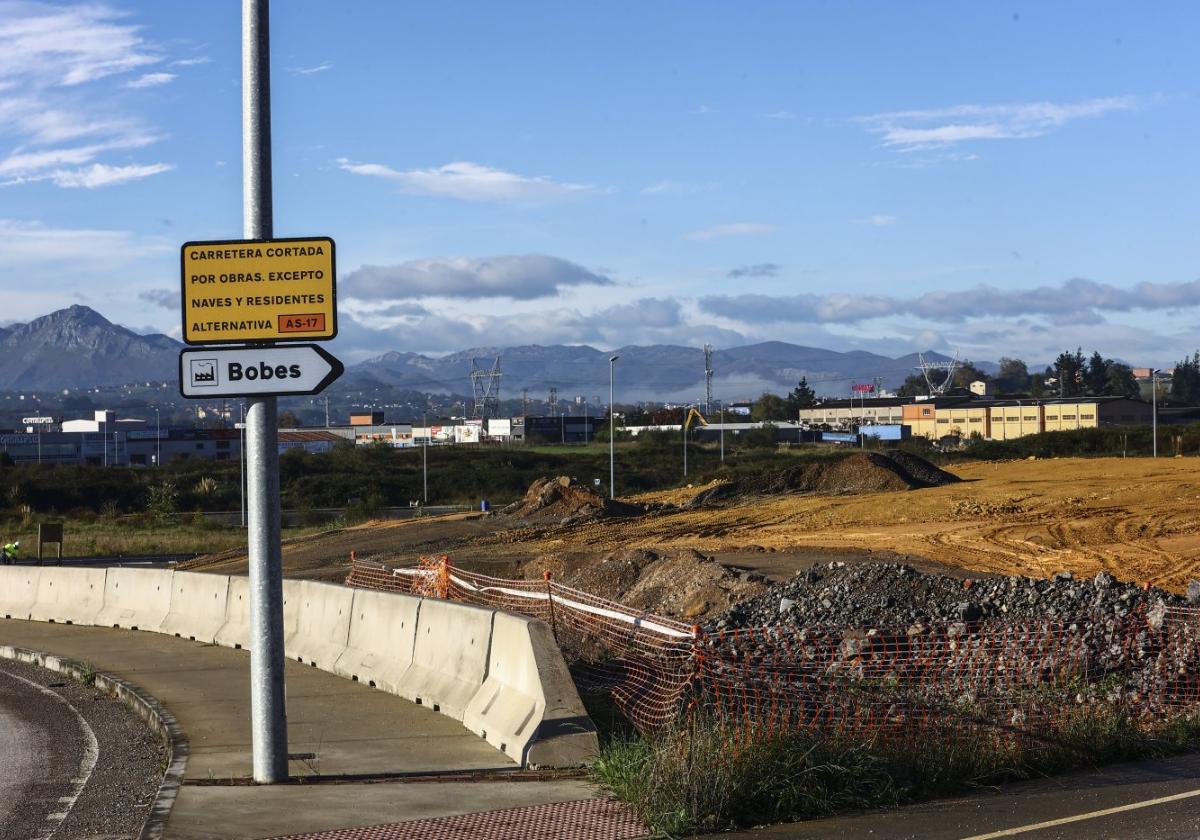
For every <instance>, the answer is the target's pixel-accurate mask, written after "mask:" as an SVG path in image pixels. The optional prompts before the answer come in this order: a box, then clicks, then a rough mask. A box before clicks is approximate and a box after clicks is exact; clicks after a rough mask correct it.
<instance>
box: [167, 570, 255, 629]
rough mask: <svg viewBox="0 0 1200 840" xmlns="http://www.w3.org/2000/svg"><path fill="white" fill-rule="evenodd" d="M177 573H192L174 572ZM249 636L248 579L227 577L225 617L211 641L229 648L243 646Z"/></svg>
mask: <svg viewBox="0 0 1200 840" xmlns="http://www.w3.org/2000/svg"><path fill="white" fill-rule="evenodd" d="M175 574H177V575H185V574H192V573H191V572H176V573H175ZM249 638H250V580H249V579H248V578H244V577H234V576H232V575H231V576H230V578H229V594H228V595H227V596H226V601H225V618H224V620H223V621H222V622H221V626H220V628H219V629H218V630H217V632H216V633H214V634H213V641H214V642H216V643H217V644H219V645H224V646H225V647H231V648H243V647H245V646H246V644H247V641H248V640H249Z"/></svg>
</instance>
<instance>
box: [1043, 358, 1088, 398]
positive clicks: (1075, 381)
mask: <svg viewBox="0 0 1200 840" xmlns="http://www.w3.org/2000/svg"><path fill="white" fill-rule="evenodd" d="M1084 367H1085V363H1084V359H1083V348H1077V349H1076V350H1075V352H1074V353H1071V352H1070V351H1064V352H1062V353H1059V354H1058V358H1057V359H1055V360H1054V367H1053V368H1051V369H1047V373H1046V376H1047V378H1051V377H1053V378H1054V379H1056V380H1057V382H1055V383H1054V387H1053V388H1052V389H1051V393H1054V392H1055V391H1057V395H1058V396H1062V397H1079V396H1083V371H1084Z"/></svg>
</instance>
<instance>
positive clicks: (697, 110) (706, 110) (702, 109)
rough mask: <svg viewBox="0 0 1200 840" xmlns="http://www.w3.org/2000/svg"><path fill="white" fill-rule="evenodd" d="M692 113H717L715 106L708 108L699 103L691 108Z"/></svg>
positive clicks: (704, 115) (699, 114)
mask: <svg viewBox="0 0 1200 840" xmlns="http://www.w3.org/2000/svg"><path fill="white" fill-rule="evenodd" d="M692 113H693V114H696V115H697V116H701V117H706V116H709V115H710V114H715V113H717V110H716V109H715V108H710V107H708V106H707V105H701V106H699V107H697V108H693V109H692Z"/></svg>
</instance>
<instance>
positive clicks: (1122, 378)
mask: <svg viewBox="0 0 1200 840" xmlns="http://www.w3.org/2000/svg"><path fill="white" fill-rule="evenodd" d="M1107 361H1108V382H1107V383H1106V385H1105V393H1106V394H1107V395H1109V396H1113V397H1129V398H1130V399H1138V398H1140V397H1141V395H1142V389H1141V388H1140V387H1139V386H1138V381H1137V378H1136V377H1135V376H1134V375H1133V368H1131V367H1130V366H1129V365H1126V364H1122V363H1121V362H1114V361H1112V360H1111V359H1108V360H1107Z"/></svg>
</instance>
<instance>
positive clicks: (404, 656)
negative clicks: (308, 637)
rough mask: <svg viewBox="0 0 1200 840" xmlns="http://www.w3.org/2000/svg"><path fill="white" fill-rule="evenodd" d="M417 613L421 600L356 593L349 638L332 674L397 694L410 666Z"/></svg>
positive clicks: (374, 591)
mask: <svg viewBox="0 0 1200 840" xmlns="http://www.w3.org/2000/svg"><path fill="white" fill-rule="evenodd" d="M420 611H421V599H420V598H413V597H396V596H395V594H394V593H392V592H379V591H376V590H373V589H355V590H354V602H353V604H352V605H351V608H350V632H349V638H348V640H347V642H346V650H345V652H343V653H342V655H341V656H339V657H338V660H337V662H335V663H334V664H333V670H334V673H336V674H338V675H340V676H343V677H348V678H350V679H352V680H358V681H359V682H365V683H367V684H368V685H370V686H373V687H377V688H381V689H383V690H384V691H387V692H390V693H391V694H399V693H400V686H401V684H402V683H403V680H404V673H405V672H406V671H407V670H408V669H409V666H411V665H412V661H413V646H414V645H415V644H416V641H417V617H418V615H419V613H420Z"/></svg>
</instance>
